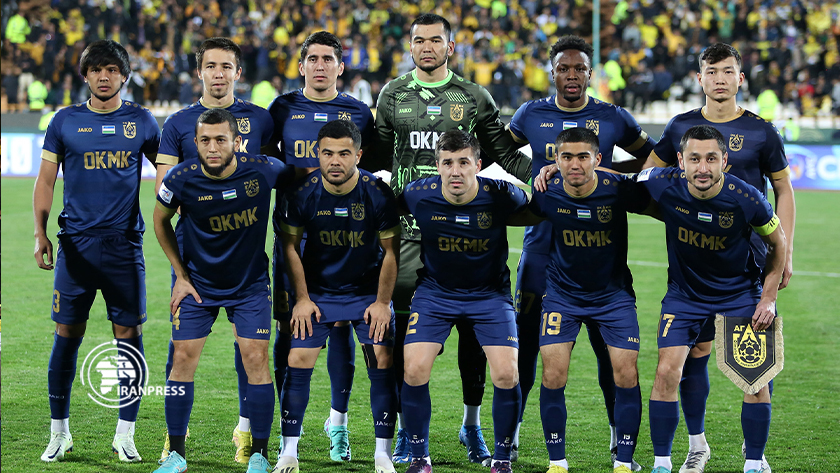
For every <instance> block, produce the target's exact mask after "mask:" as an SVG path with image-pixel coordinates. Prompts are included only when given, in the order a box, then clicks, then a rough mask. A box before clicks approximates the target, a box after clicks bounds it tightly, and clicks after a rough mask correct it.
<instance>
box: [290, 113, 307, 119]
mask: <svg viewBox="0 0 840 473" xmlns="http://www.w3.org/2000/svg"><path fill="white" fill-rule="evenodd" d="M302 118H306V115H305V114H303V113H298V114H297V115H292V120H300V119H302Z"/></svg>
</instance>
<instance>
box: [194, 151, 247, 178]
mask: <svg viewBox="0 0 840 473" xmlns="http://www.w3.org/2000/svg"><path fill="white" fill-rule="evenodd" d="M238 166H239V156H237V155H236V153H233V167H232V168H231V169H230V171H228V172H226V173H224V174H222V175H221V176H211V175H210V174H207V171H206V170H205V169H204V166H203V165H202V166H201V172H203V173H204V175H205V176H207V177H209V178H210V179H213V180H214V181H221V180H223V179H227V178H229V177H230V176H231V175H232V174H233V173H235V172H236V168H237V167H238Z"/></svg>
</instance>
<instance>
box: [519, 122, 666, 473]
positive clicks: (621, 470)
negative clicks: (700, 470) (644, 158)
mask: <svg viewBox="0 0 840 473" xmlns="http://www.w3.org/2000/svg"><path fill="white" fill-rule="evenodd" d="M598 146H599V143H598V135H596V134H595V132H594V131H592V130H587V129H586V128H570V129H568V130H563V131H562V132H560V134H559V135H558V136H557V139H556V141H555V148H554V149H555V152H554V155H555V159H556V161H557V167H558V168H559V169H560V176H561V177H560V178H555V179H554V180H552V182H551V183H549V185H548V189H547V190H546V192H545V194H543V193H539V194H536V195H535V199H537V202H538V203H539V204H540V207H541V210H542V212H543V214H544V215H545V216H546V217H547V218H548V220H549V222H550V223H551V225H552V228H550V229H549V230H551V229H553V233H554V238H552V239H551V240H550V242H551V247H550V249H549V259H550V262H549V264H548V271H547V272H546V273H545V278H546V280H547V284H546V286H547V287H546V291H545V296H544V297H543V299H542V310H543V314H542V326H541V329H540V331H539V344H540V354H541V356H542V360H543V375H542V387H541V391H540V414H541V415H540V417H541V418H542V424H543V433H544V435H545V444H546V447H547V448H548V453H549V460H550V466H549V469H548V472H549V473H567V472H568V469H569V464H568V462H567V460H566V397H565V388H566V380H567V378H568V372H569V361H570V358H571V354H572V348H574V345H575V339H576V338H577V335H578V333H579V331H580V325H581V323H586V324H587V326H592V327H593V328H594V329H597V330H598V331H600V333H601V335H602V338H603V339H604V340H605V341H606V344H607V347H608V349H609V358H610V360H611V361H612V363H611V365H612V367H613V370H614V371H613V378H614V379H615V386H614V392H615V429H616V436H617V437H618V438H619V439H621V440H619V441H618V445H617V452H616V453H617V458H616V460H615V461H614V463H613V468H614V471H615V473H630V471H631V468H632V462H633V452H634V451H635V449H636V438H637V437H638V435H639V424H640V422H641V418H642V395H641V391H640V390H639V382H638V377H639V375H638V370H637V367H636V360H637V358H638V355H639V323H638V320H637V317H636V295H635V293H634V292H633V277H632V275H631V274H630V269H629V268H628V267H627V212H636V213H640V212H642V211H644V210H645V209H646V208H647V207H648V204H649V203H650V196H649V195H648V193H647V192H646V191H645V190H644V188H642V187H641V186H638V185H636V183H634V182H633V181H632V180H631V179H630V178H627V177H624V176H622V175H619V174H612V173H609V172H606V171H596V170H595V167H596V166H598V165H599V164H601V159H602V158H601V154H600V153H599V152H598ZM520 333H521V331H520Z"/></svg>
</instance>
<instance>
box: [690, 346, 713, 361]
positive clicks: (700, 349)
mask: <svg viewBox="0 0 840 473" xmlns="http://www.w3.org/2000/svg"><path fill="white" fill-rule="evenodd" d="M711 353H712V342H700V343H698V344H697V345H694V347H693V348H692V349H691V351H689V352H688V356H690V357H691V358H703V357H704V356H709V355H710V354H711Z"/></svg>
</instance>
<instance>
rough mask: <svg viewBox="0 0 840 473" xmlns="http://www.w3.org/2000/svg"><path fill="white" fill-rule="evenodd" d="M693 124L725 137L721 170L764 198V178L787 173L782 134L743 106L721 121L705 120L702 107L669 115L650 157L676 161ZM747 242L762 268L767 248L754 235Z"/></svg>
mask: <svg viewBox="0 0 840 473" xmlns="http://www.w3.org/2000/svg"><path fill="white" fill-rule="evenodd" d="M696 125H710V126H712V127H714V128H715V129H717V130H718V131H719V132H721V134H723V137H724V139H728V141H729V146H728V150H727V167H726V169H724V170H725V171H726V172H728V173H730V174H732V175H734V176H736V177H739V178H741V179H742V180H744V181H745V182H746V183H747V184H749V185H751V186H753V187H755V188H756V189H758V190H759V192H761V194H762V195H763V196H764V197H765V198H766V197H767V178H768V177H769V178H771V179H781V178H783V177H785V176H787V175H789V174H790V167H789V166H788V161H787V157H786V156H785V148H784V144H782V137H781V135H779V132H778V131H777V130H776V127H775V126H773V124H772V123H770V122H768V121H766V120H764V119H763V118H761V117H759V116H758V115H756V114H754V113H752V112H750V111H749V110H744V109H743V108H742V109H741V111H740V113H739V114H738V115H737V116H736V117H735V118H733V119H731V120H728V121H725V122H714V121H711V120H709V119H707V118H706V117H705V115H703V109H702V108H698V109H694V110H691V111H690V112H686V113H683V114H680V115H677V116H676V117H674V118H672V119H671V121H670V122H668V125H667V126H666V127H665V131H663V132H662V138H661V139H660V140H659V143H657V145H656V147H655V148H654V150H653V159H654V161H655V162H656V164H657V165H658V166H663V167H664V166H672V165H676V164H677V151H679V150H680V140H681V139H682V136H683V134H685V132H686V131H688V129H689V128H691V127H693V126H696ZM751 242H752V245H753V249H754V250H755V251H756V257H757V258H758V259H757V261H758V264H759V266H761V267H764V260H765V255H766V253H767V247H766V246H765V245H764V242H763V241H761V238H760V237H758V235H753V237H752V239H751Z"/></svg>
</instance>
